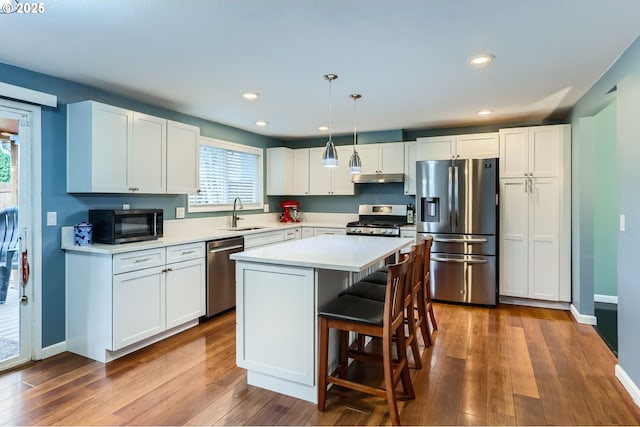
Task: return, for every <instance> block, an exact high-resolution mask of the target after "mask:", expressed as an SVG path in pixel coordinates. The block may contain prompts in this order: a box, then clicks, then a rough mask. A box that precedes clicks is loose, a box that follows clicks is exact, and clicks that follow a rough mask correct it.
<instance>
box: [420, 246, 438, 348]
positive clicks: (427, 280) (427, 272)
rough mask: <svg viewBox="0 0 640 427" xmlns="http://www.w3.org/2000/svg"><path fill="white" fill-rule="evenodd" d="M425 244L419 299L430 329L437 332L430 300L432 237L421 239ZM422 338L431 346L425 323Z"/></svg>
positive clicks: (427, 327) (428, 330)
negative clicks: (428, 319)
mask: <svg viewBox="0 0 640 427" xmlns="http://www.w3.org/2000/svg"><path fill="white" fill-rule="evenodd" d="M423 241H424V242H425V250H424V262H423V265H424V279H423V284H424V291H423V295H424V298H421V301H424V311H425V312H426V313H428V314H429V318H430V319H431V327H432V328H433V330H434V331H436V330H438V322H436V315H435V313H434V312H433V301H432V299H431V247H432V246H433V236H428V237H427V238H425V239H423ZM422 336H423V338H425V343H426V339H428V340H429V344H433V337H432V336H431V330H430V327H429V325H428V324H427V322H426V318H425V324H424V327H423V329H422Z"/></svg>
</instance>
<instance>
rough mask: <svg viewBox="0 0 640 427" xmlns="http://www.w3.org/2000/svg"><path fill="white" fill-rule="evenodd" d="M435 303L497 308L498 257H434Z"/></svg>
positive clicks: (434, 254)
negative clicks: (457, 303) (459, 303)
mask: <svg viewBox="0 0 640 427" xmlns="http://www.w3.org/2000/svg"><path fill="white" fill-rule="evenodd" d="M430 286H431V294H432V297H433V299H434V300H441V301H451V302H462V303H470V304H482V305H496V257H495V256H480V255H457V254H443V253H432V254H431V281H430Z"/></svg>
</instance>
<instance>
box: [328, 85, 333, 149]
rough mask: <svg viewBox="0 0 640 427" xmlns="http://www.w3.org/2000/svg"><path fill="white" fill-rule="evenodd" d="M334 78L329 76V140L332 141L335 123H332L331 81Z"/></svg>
mask: <svg viewBox="0 0 640 427" xmlns="http://www.w3.org/2000/svg"><path fill="white" fill-rule="evenodd" d="M333 79H334V78H332V77H329V142H331V131H332V129H333V124H332V123H331V118H332V116H333V115H332V108H331V104H332V102H331V82H332V81H333Z"/></svg>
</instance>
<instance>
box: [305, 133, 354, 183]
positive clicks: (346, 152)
mask: <svg viewBox="0 0 640 427" xmlns="http://www.w3.org/2000/svg"><path fill="white" fill-rule="evenodd" d="M336 151H337V152H338V167H335V168H326V167H324V166H323V165H322V153H323V152H324V147H314V148H310V149H309V194H311V195H353V194H354V187H353V182H351V174H350V173H349V170H348V168H347V166H348V164H349V156H351V151H352V147H351V146H344V145H341V146H337V147H336Z"/></svg>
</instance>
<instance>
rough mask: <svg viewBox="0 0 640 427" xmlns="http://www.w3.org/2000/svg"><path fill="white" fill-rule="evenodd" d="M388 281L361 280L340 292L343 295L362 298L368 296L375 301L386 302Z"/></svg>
mask: <svg viewBox="0 0 640 427" xmlns="http://www.w3.org/2000/svg"><path fill="white" fill-rule="evenodd" d="M386 288H387V283H386V282H385V283H382V284H380V283H373V282H367V281H365V280H361V281H359V282H356V283H354V284H353V285H351V286H349V287H348V288H347V289H345V290H344V291H342V292H340V296H342V295H351V296H355V297H360V298H367V299H371V300H374V301H379V302H382V303H384V297H385V293H386V291H387V289H386Z"/></svg>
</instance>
